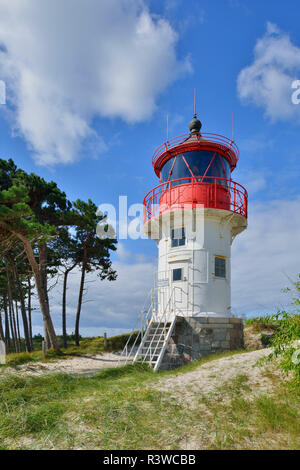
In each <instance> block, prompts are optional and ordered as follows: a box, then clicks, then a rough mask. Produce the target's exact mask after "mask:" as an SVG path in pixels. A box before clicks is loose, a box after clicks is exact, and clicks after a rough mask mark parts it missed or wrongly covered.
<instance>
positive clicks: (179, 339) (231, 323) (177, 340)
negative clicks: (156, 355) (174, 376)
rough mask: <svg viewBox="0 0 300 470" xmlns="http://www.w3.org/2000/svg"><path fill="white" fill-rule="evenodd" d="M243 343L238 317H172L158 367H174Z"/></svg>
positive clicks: (242, 331)
mask: <svg viewBox="0 0 300 470" xmlns="http://www.w3.org/2000/svg"><path fill="white" fill-rule="evenodd" d="M243 347H244V326H243V320H242V319H240V318H235V317H233V318H226V317H208V316H206V317H176V323H175V326H174V330H173V334H172V336H171V338H170V341H169V344H168V346H167V348H166V351H165V354H164V357H163V360H162V363H161V366H160V369H163V370H167V369H174V368H176V367H179V366H182V365H184V364H187V363H188V362H190V361H195V360H197V359H200V358H201V357H203V356H206V355H209V354H214V353H218V352H224V351H230V350H234V349H242V348H243Z"/></svg>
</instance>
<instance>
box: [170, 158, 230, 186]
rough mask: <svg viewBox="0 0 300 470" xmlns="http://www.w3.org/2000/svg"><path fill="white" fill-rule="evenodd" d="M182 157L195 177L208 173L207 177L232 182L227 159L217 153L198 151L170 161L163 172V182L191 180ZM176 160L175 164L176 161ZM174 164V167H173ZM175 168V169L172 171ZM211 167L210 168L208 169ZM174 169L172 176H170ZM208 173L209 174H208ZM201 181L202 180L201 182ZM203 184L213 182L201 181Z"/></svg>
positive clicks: (223, 182) (178, 183)
mask: <svg viewBox="0 0 300 470" xmlns="http://www.w3.org/2000/svg"><path fill="white" fill-rule="evenodd" d="M182 155H183V156H184V158H185V159H186V161H187V163H188V165H189V167H190V169H191V170H192V173H193V175H194V176H195V177H198V176H203V175H205V173H206V176H210V177H212V176H215V177H218V178H224V179H226V180H230V165H229V162H228V161H227V159H226V158H225V157H223V156H222V155H221V154H219V153H217V152H212V151H206V150H198V151H192V152H184V153H183V154H179V155H177V158H176V156H175V157H172V158H170V160H168V161H167V162H166V163H165V164H164V166H163V168H162V170H161V179H162V182H167V181H168V180H170V181H172V180H176V179H180V178H190V177H192V175H191V172H190V170H189V168H188V166H187V165H186V163H185V161H184V159H183V158H182ZM175 159H176V161H175V163H174V160H175ZM173 164H174V166H173ZM172 167H173V169H172ZM208 167H209V168H208ZM171 169H172V174H171V175H170V178H169V174H170V171H171ZM206 171H207V172H206ZM197 180H198V179H197ZM199 181H200V180H199ZM201 182H204V183H210V182H212V180H211V178H204V179H203V180H202V179H201ZM186 183H187V181H182V182H181V181H178V182H176V183H174V184H173V185H180V184H186ZM220 184H224V185H226V184H227V183H226V181H222V180H221V181H220Z"/></svg>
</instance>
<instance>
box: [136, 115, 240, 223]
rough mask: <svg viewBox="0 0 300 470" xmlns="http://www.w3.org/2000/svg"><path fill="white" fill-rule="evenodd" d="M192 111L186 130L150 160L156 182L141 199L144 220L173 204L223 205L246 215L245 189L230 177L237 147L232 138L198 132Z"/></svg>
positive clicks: (219, 206)
mask: <svg viewBox="0 0 300 470" xmlns="http://www.w3.org/2000/svg"><path fill="white" fill-rule="evenodd" d="M201 127H202V124H201V122H200V121H199V119H197V117H196V115H194V118H193V119H192V121H191V122H190V125H189V129H190V133H189V134H186V135H181V136H179V137H175V138H173V139H170V140H167V141H166V142H165V143H164V144H162V145H161V146H160V147H158V149H157V150H156V151H155V152H154V155H153V158H152V164H153V168H154V171H155V173H156V175H157V176H158V177H159V178H160V185H158V186H157V187H155V188H154V189H152V190H151V191H150V192H149V193H148V194H147V195H146V197H145V199H144V210H145V212H144V217H145V223H146V222H148V221H149V220H150V219H151V218H152V217H154V216H156V215H159V214H161V213H162V212H164V211H167V210H170V209H171V210H172V207H174V206H175V205H176V206H177V207H178V208H181V207H182V208H184V206H187V205H189V206H190V207H192V208H194V207H196V206H197V205H203V206H204V208H214V209H223V210H227V211H231V212H234V213H237V214H240V215H242V216H243V217H245V218H247V191H246V189H245V188H243V186H241V185H240V184H238V183H236V182H234V181H233V180H232V179H231V172H232V171H233V170H234V169H235V167H236V164H237V161H238V158H239V150H238V147H237V146H236V144H235V143H234V141H233V140H229V139H227V138H226V137H223V136H221V135H218V134H209V133H202V132H201Z"/></svg>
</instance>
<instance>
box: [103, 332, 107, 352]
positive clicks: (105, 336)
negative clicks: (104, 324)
mask: <svg viewBox="0 0 300 470" xmlns="http://www.w3.org/2000/svg"><path fill="white" fill-rule="evenodd" d="M103 339H104V349H105V350H106V349H107V334H106V333H104V335H103Z"/></svg>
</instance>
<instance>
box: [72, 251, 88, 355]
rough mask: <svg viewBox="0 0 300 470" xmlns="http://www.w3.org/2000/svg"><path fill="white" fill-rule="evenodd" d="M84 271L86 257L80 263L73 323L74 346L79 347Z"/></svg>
mask: <svg viewBox="0 0 300 470" xmlns="http://www.w3.org/2000/svg"><path fill="white" fill-rule="evenodd" d="M85 270H86V255H84V257H83V262H82V268H81V280H80V288H79V296H78V304H77V312H76V323H75V344H76V346H79V322H80V313H81V305H82V297H83V289H84V280H85Z"/></svg>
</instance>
